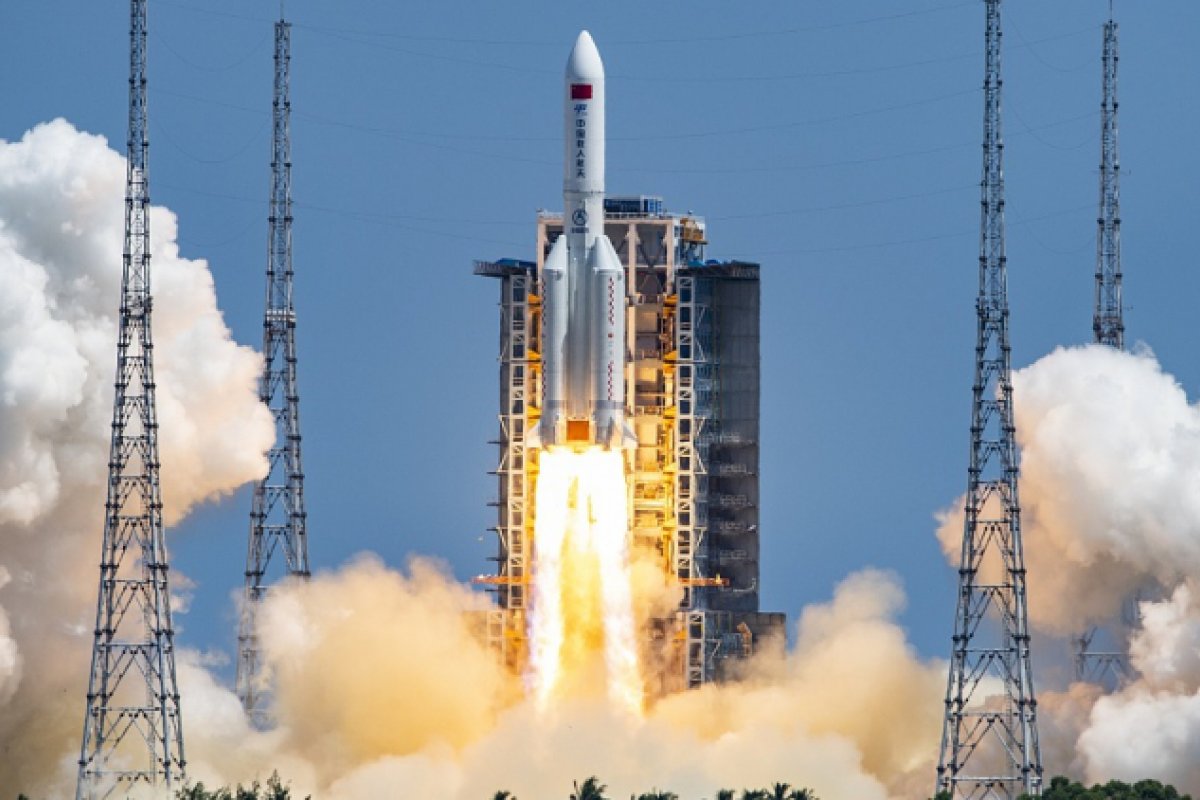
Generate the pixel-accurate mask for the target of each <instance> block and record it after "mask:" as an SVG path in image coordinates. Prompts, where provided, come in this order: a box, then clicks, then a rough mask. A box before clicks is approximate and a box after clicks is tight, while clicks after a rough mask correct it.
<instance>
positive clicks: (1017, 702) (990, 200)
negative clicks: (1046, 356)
mask: <svg viewBox="0 0 1200 800" xmlns="http://www.w3.org/2000/svg"><path fill="white" fill-rule="evenodd" d="M984 2H985V7H986V15H987V33H986V38H985V52H986V57H985V58H986V73H985V78H984V84H983V94H984V118H983V180H982V182H981V188H982V227H981V235H980V255H979V296H978V299H977V300H976V311H977V314H978V337H977V339H976V345H975V353H976V360H975V382H974V386H973V392H974V404H973V406H972V415H971V462H970V467H969V469H968V473H967V476H968V477H967V493H966V502H965V508H964V510H965V525H964V529H963V543H962V558H961V562H960V566H959V570H958V575H959V588H958V607H957V610H956V612H955V618H954V636H953V652H952V653H951V657H950V668H949V675H948V680H947V686H946V708H945V721H944V724H943V728H942V745H941V755H940V757H939V759H938V768H937V789H936V791H938V792H946V793H948V795H949V796H950V797H952V798H956V799H957V798H969V799H970V800H991V799H992V798H997V799H999V798H1002V799H1003V800H1013V799H1014V798H1016V797H1017V796H1019V795H1020V794H1022V793H1029V794H1030V795H1033V796H1040V795H1041V782H1042V762H1041V755H1040V752H1039V748H1038V737H1037V716H1036V709H1037V703H1036V700H1035V699H1034V690H1033V676H1032V673H1031V668H1030V659H1029V623H1028V616H1027V612H1026V595H1025V558H1024V553H1023V549H1022V543H1021V525H1020V515H1021V509H1020V503H1019V501H1018V496H1017V477H1018V465H1017V448H1016V442H1015V435H1014V434H1015V430H1016V429H1015V425H1014V424H1013V408H1012V376H1011V370H1012V367H1011V358H1010V348H1009V337H1008V288H1007V266H1006V263H1005V243H1004V166H1003V152H1004V145H1003V138H1002V135H1001V116H1000V95H1001V86H1002V81H1001V73H1000V40H1001V31H1000V0H984Z"/></svg>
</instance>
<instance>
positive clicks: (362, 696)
mask: <svg viewBox="0 0 1200 800" xmlns="http://www.w3.org/2000/svg"><path fill="white" fill-rule="evenodd" d="M903 603H904V595H903V592H902V591H901V589H900V587H899V584H898V582H897V580H896V579H895V578H894V577H893V576H891V575H889V574H887V573H881V572H877V571H865V572H862V573H858V574H856V575H853V576H851V577H850V578H848V579H847V580H846V581H845V582H843V584H842V585H841V586H840V587H839V588H838V590H837V592H836V594H835V597H834V598H833V600H832V602H830V603H828V604H824V605H819V606H814V607H810V608H809V609H807V610H806V611H805V612H804V614H803V617H802V619H801V621H800V625H799V643H798V646H797V648H796V650H795V651H794V652H793V653H790V654H784V653H783V652H782V650H781V649H780V650H776V651H775V652H774V653H772V654H770V655H768V656H766V657H764V658H762V659H760V660H759V662H758V663H756V664H755V665H754V666H753V668H752V670H751V674H750V675H749V676H748V678H747V680H746V682H744V683H742V684H738V685H726V686H709V687H706V688H704V689H703V690H700V691H695V692H688V693H684V694H681V695H676V696H672V697H670V698H668V699H666V700H664V701H662V702H661V703H659V704H658V705H657V706H654V707H653V708H652V710H651V711H650V712H649V714H648V715H647V716H646V717H645V718H644V719H640V720H639V719H634V718H632V717H631V716H630V715H629V714H628V713H627V712H626V710H625V709H623V708H614V707H612V706H611V705H610V704H609V703H607V702H606V701H604V700H603V695H602V694H601V695H600V696H599V697H597V698H595V699H590V698H577V699H568V700H565V701H564V702H562V703H561V704H558V705H555V706H553V707H552V708H551V709H550V710H549V712H548V713H546V714H541V713H539V712H538V710H537V709H536V705H535V703H533V702H532V701H531V700H529V701H527V700H525V699H523V696H522V692H521V690H520V687H519V682H518V681H517V680H516V679H514V678H513V677H512V676H509V675H507V674H505V673H504V672H503V671H502V670H500V669H499V668H498V666H497V665H496V662H495V660H494V658H493V657H492V656H491V654H490V653H488V652H487V651H486V649H485V648H484V647H483V646H482V645H481V644H480V643H479V642H478V640H477V639H476V638H475V636H474V635H473V634H472V633H471V631H470V630H469V627H470V623H469V620H470V616H469V613H465V612H470V611H473V610H478V609H479V608H480V607H481V606H480V599H479V597H478V596H477V595H475V594H473V593H471V592H469V591H467V590H466V589H464V588H463V587H461V586H459V585H457V584H454V583H453V582H452V581H451V580H449V579H448V578H447V577H445V576H444V575H443V574H441V573H440V572H438V571H437V570H436V569H434V568H433V567H432V566H431V565H429V564H428V563H425V562H422V561H416V562H414V563H413V564H412V566H411V568H410V571H409V573H408V574H407V575H404V574H399V573H397V572H394V571H390V570H387V569H385V568H384V567H382V566H381V565H380V564H379V563H378V562H377V561H375V560H373V559H371V558H364V559H360V560H359V561H357V562H355V563H353V564H351V565H349V566H348V567H346V568H344V569H342V570H341V571H339V572H337V573H334V574H325V575H318V576H317V577H315V578H314V579H313V580H312V581H311V582H310V583H309V584H308V585H292V586H289V587H287V588H284V589H282V590H280V591H278V592H276V593H275V594H274V595H273V596H272V597H271V598H269V600H268V601H267V605H266V608H265V610H264V611H265V614H266V619H267V620H268V623H267V624H266V625H264V631H265V632H266V638H265V640H264V646H265V650H266V653H267V660H268V662H269V666H270V667H271V668H272V669H273V670H274V672H275V676H276V680H277V687H278V688H277V692H276V700H277V708H276V713H277V716H278V721H279V726H280V727H279V728H278V729H277V730H276V731H273V732H271V733H270V734H258V733H253V732H250V731H249V730H248V729H247V727H246V724H245V722H244V720H243V719H242V717H241V715H240V713H238V711H237V701H236V699H235V698H233V696H232V695H230V694H229V693H228V692H227V691H226V690H223V689H221V688H219V687H217V686H215V685H214V684H213V683H212V682H211V680H210V679H209V678H208V677H207V676H206V674H205V673H204V672H203V671H201V670H191V669H189V670H188V671H187V672H185V673H184V674H183V675H182V677H181V681H182V682H183V683H184V685H185V688H186V689H187V692H186V693H185V695H184V703H185V706H184V714H185V718H186V719H187V720H188V721H189V724H190V727H189V729H188V744H189V750H190V753H191V758H192V764H193V770H192V771H193V774H194V775H195V776H196V777H197V778H201V779H203V780H207V781H210V782H218V783H223V782H228V781H233V780H245V779H248V778H249V777H252V776H254V775H255V774H257V775H259V776H261V775H263V773H264V770H265V769H267V768H269V767H270V766H273V765H276V764H278V765H280V769H281V770H283V771H284V772H286V774H288V775H290V776H292V778H293V784H294V786H295V787H296V788H298V789H301V790H303V791H307V792H314V793H315V794H314V796H316V797H320V798H323V799H324V798H330V799H331V800H367V799H368V798H378V797H387V796H392V793H393V792H394V790H395V787H398V786H403V787H405V790H406V795H411V796H413V797H422V798H429V799H430V800H468V799H473V798H479V797H490V796H491V795H492V793H494V792H495V791H496V790H498V789H502V788H503V789H508V790H510V791H513V792H514V793H515V794H517V795H518V796H519V797H531V798H544V797H560V796H565V794H566V791H567V790H568V789H569V787H570V785H571V781H572V780H574V779H582V778H584V777H586V776H588V775H592V774H597V775H599V776H601V778H602V779H603V780H605V781H606V782H607V783H608V784H609V786H610V789H611V790H612V791H611V796H614V797H624V796H627V795H629V794H630V793H633V792H635V791H638V792H641V791H646V790H648V789H650V788H651V787H654V786H657V787H659V788H669V789H670V790H672V791H675V792H677V793H679V794H680V796H681V797H687V798H700V797H711V796H713V794H715V791H716V789H718V788H721V787H745V786H761V785H765V784H767V783H769V782H772V781H775V780H790V781H792V782H794V783H795V784H797V785H808V786H811V787H812V788H814V789H816V790H817V791H818V793H819V794H820V796H821V797H822V798H825V800H885V798H889V797H906V798H907V797H911V798H917V797H923V796H925V795H922V792H925V793H927V792H928V789H929V784H930V782H931V780H932V768H931V764H930V761H931V759H932V757H933V754H934V753H936V747H937V736H938V734H939V732H940V728H939V721H940V713H941V712H940V708H941V706H940V702H939V699H940V696H941V693H942V691H943V689H944V680H945V678H944V676H945V671H944V666H942V665H938V664H923V663H921V662H919V661H918V660H917V658H916V657H915V655H914V653H913V652H912V649H911V648H910V646H909V645H908V644H907V643H906V641H905V638H904V634H903V631H902V630H901V629H900V628H899V627H898V626H897V625H896V623H895V622H894V620H893V617H894V615H895V614H896V613H898V611H899V610H900V609H901V607H902V606H903ZM193 708H195V710H193ZM197 717H199V718H200V719H201V720H202V722H197Z"/></svg>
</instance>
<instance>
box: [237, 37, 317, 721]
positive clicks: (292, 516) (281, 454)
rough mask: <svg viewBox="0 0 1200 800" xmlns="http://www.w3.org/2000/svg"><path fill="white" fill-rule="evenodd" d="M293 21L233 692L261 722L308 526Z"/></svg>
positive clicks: (275, 149)
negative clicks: (299, 374) (277, 572)
mask: <svg viewBox="0 0 1200 800" xmlns="http://www.w3.org/2000/svg"><path fill="white" fill-rule="evenodd" d="M291 28H292V26H291V23H289V22H285V21H284V20H282V19H280V20H279V21H278V22H276V23H275V92H274V102H273V106H272V118H273V120H274V126H273V133H272V136H271V206H270V215H269V217H268V220H269V229H270V233H269V238H268V248H267V302H266V313H265V315H264V317H263V373H262V377H261V378H260V380H259V387H258V396H259V399H260V400H262V402H263V403H265V404H266V405H267V407H268V408H270V409H271V414H272V416H273V417H274V419H275V445H274V446H273V447H272V448H271V451H270V453H269V454H268V458H269V461H270V469H269V471H268V472H267V475H266V476H265V477H264V478H263V479H262V480H260V481H259V482H258V483H257V484H256V485H255V487H254V500H253V504H252V506H251V510H250V542H249V547H248V548H247V552H246V591H245V596H244V598H243V602H242V616H241V625H240V630H239V632H238V662H237V693H238V697H240V698H241V701H242V705H243V707H244V708H245V709H246V711H247V713H249V714H250V716H251V718H253V719H254V720H255V721H256V722H257V723H259V724H262V723H263V722H265V713H266V709H265V708H264V706H265V700H266V691H265V688H264V686H263V685H262V674H261V668H262V664H261V662H260V653H259V646H258V645H259V643H258V632H257V616H258V609H259V605H260V604H261V602H262V599H263V596H264V594H265V593H266V588H267V587H266V577H267V573H268V569H269V567H270V565H271V559H272V557H273V556H274V555H275V551H276V550H277V549H281V550H282V551H283V559H284V568H285V569H286V573H285V574H287V575H292V576H297V577H300V578H307V577H308V575H309V571H308V532H307V529H306V516H305V511H304V470H303V469H302V468H301V462H300V395H299V392H298V391H297V389H296V309H295V307H294V305H293V303H292V145H291V127H290V126H291V111H292V105H291V100H290V99H289V66H290V62H291V51H292V33H291Z"/></svg>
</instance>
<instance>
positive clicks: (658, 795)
mask: <svg viewBox="0 0 1200 800" xmlns="http://www.w3.org/2000/svg"><path fill="white" fill-rule="evenodd" d="M637 800H679V795H677V794H675V793H674V792H660V791H658V790H657V789H651V790H650V791H648V792H643V793H642V794H639V795H638V796H637Z"/></svg>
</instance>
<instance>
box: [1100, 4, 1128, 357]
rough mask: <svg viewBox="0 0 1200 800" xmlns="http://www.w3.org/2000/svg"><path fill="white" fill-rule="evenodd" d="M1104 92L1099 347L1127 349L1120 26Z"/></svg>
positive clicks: (1108, 52) (1107, 41)
mask: <svg viewBox="0 0 1200 800" xmlns="http://www.w3.org/2000/svg"><path fill="white" fill-rule="evenodd" d="M1103 61H1104V91H1103V99H1102V100H1101V104H1100V216H1099V217H1098V218H1097V222H1098V225H1099V230H1098V231H1097V234H1096V312H1095V316H1094V317H1093V318H1092V330H1093V332H1094V334H1095V341H1096V342H1097V343H1098V344H1107V345H1112V346H1113V347H1116V348H1118V349H1121V348H1123V347H1124V346H1125V320H1124V316H1123V313H1122V308H1121V162H1120V158H1119V157H1118V153H1117V23H1116V22H1115V21H1113V20H1112V19H1111V17H1110V18H1109V20H1108V22H1106V23H1105V24H1104V58H1103Z"/></svg>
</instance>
